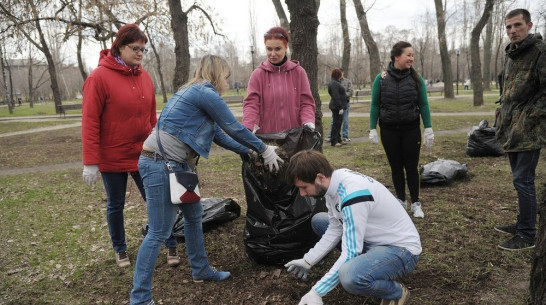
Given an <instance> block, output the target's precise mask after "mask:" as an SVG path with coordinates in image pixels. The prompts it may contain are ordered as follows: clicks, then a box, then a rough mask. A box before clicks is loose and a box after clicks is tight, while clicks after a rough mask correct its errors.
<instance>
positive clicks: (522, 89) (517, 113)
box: [495, 9, 546, 250]
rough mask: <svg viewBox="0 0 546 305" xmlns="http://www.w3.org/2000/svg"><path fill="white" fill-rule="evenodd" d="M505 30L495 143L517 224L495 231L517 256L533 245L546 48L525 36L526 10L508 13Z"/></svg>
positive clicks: (545, 113) (544, 126)
mask: <svg viewBox="0 0 546 305" xmlns="http://www.w3.org/2000/svg"><path fill="white" fill-rule="evenodd" d="M505 26H506V33H507V35H508V37H509V38H510V41H511V43H510V44H509V45H508V46H507V47H506V49H505V52H506V59H505V64H504V71H503V76H502V79H503V91H502V95H501V100H500V107H499V109H498V110H497V118H496V126H497V134H496V137H497V140H498V141H499V143H500V144H501V145H502V146H503V148H504V150H505V152H506V153H507V155H508V159H509V161H510V167H511V169H512V176H513V184H514V187H515V188H516V191H517V193H518V202H519V215H518V217H517V223H516V224H512V225H505V226H496V227H495V229H496V230H497V231H501V232H505V233H511V234H514V237H513V238H512V239H510V240H508V241H506V242H504V243H502V244H500V245H499V247H500V248H502V249H505V250H521V249H525V248H532V247H534V245H535V241H534V239H535V235H536V228H535V224H536V210H537V199H536V189H535V169H536V167H537V164H538V159H539V157H540V150H541V148H542V147H543V146H545V144H546V43H545V42H544V41H543V40H542V37H541V36H540V34H529V31H530V30H531V28H532V26H533V23H532V22H531V16H530V14H529V12H528V11H527V10H525V9H516V10H513V11H511V12H509V13H508V14H507V15H506V18H505Z"/></svg>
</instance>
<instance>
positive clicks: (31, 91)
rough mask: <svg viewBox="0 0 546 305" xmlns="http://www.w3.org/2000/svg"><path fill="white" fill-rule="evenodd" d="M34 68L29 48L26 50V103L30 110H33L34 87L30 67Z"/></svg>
mask: <svg viewBox="0 0 546 305" xmlns="http://www.w3.org/2000/svg"><path fill="white" fill-rule="evenodd" d="M33 66H34V62H33V61H32V54H31V50H30V47H29V48H28V101H29V104H30V108H34V87H33V85H32V80H33V75H32V67H33Z"/></svg>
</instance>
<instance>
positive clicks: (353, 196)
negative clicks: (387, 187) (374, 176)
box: [342, 189, 372, 203]
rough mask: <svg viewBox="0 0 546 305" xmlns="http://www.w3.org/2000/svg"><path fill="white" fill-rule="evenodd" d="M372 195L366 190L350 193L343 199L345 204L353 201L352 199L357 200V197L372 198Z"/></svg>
mask: <svg viewBox="0 0 546 305" xmlns="http://www.w3.org/2000/svg"><path fill="white" fill-rule="evenodd" d="M371 195H372V193H370V190H368V189H364V190H358V191H356V192H354V193H350V194H348V195H347V196H345V197H342V198H343V202H346V201H347V200H351V199H353V198H356V197H363V196H371ZM343 202H342V203H343Z"/></svg>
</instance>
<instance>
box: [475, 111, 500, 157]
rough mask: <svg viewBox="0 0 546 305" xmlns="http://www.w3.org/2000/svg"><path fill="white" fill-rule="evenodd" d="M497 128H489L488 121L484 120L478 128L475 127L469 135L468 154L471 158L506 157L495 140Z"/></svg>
mask: <svg viewBox="0 0 546 305" xmlns="http://www.w3.org/2000/svg"><path fill="white" fill-rule="evenodd" d="M496 130H497V127H488V122H487V120H482V121H481V122H480V124H479V125H478V126H473V127H472V130H471V131H470V132H469V133H468V143H467V145H466V154H467V155H468V156H470V157H486V156H492V157H498V156H502V155H504V150H503V149H502V147H501V146H500V144H499V142H498V141H497V139H496V138H495V132H496Z"/></svg>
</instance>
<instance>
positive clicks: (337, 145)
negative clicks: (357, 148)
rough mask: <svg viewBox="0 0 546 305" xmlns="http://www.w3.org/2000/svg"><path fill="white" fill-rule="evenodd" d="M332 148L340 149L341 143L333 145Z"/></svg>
mask: <svg viewBox="0 0 546 305" xmlns="http://www.w3.org/2000/svg"><path fill="white" fill-rule="evenodd" d="M332 146H333V147H341V146H342V145H341V143H336V144H334V145H332Z"/></svg>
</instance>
